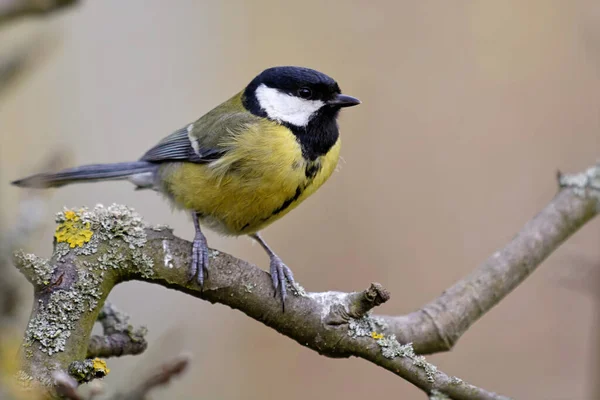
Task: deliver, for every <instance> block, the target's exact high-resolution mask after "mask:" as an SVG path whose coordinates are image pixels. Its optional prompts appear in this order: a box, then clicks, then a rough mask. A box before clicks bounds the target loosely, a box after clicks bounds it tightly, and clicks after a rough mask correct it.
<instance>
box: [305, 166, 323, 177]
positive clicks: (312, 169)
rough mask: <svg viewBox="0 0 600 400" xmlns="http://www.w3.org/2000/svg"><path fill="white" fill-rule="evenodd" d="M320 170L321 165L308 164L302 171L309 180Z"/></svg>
mask: <svg viewBox="0 0 600 400" xmlns="http://www.w3.org/2000/svg"><path fill="white" fill-rule="evenodd" d="M320 169H321V163H310V164H306V168H305V169H304V176H306V178H308V179H309V180H311V179H312V178H314V177H315V175H317V173H318V172H319V170H320Z"/></svg>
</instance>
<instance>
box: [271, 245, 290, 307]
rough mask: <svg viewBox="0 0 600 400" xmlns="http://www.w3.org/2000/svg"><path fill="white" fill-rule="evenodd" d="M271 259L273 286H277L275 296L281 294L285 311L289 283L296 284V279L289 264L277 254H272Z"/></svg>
mask: <svg viewBox="0 0 600 400" xmlns="http://www.w3.org/2000/svg"><path fill="white" fill-rule="evenodd" d="M270 259H271V280H272V281H273V287H274V288H275V293H274V297H277V293H279V294H280V295H281V303H282V307H283V310H284V311H285V299H286V297H287V283H288V282H289V283H290V284H291V285H292V286H294V285H295V284H296V281H294V274H293V273H292V270H291V269H289V267H288V266H287V265H285V264H284V263H283V261H281V258H279V257H278V256H277V255H276V254H272V255H270Z"/></svg>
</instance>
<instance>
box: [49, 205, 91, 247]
mask: <svg viewBox="0 0 600 400" xmlns="http://www.w3.org/2000/svg"><path fill="white" fill-rule="evenodd" d="M64 216H65V222H63V223H61V224H60V225H58V226H57V227H56V232H55V233H54V237H55V238H56V241H57V242H58V243H61V242H67V243H68V244H69V247H71V248H74V247H76V246H79V247H83V245H84V244H86V243H87V242H89V241H90V239H91V238H92V235H93V234H94V232H92V231H91V230H90V223H89V222H86V223H85V224H84V223H82V222H81V221H80V220H79V215H77V213H76V212H75V211H72V210H67V211H65V212H64Z"/></svg>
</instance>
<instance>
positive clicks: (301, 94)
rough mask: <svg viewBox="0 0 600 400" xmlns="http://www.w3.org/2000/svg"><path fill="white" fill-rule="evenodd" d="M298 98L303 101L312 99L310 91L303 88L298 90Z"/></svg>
mask: <svg viewBox="0 0 600 400" xmlns="http://www.w3.org/2000/svg"><path fill="white" fill-rule="evenodd" d="M298 97H302V98H303V99H310V98H311V97H312V90H310V89H309V88H307V87H303V88H300V89H298Z"/></svg>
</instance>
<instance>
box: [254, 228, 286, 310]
mask: <svg viewBox="0 0 600 400" xmlns="http://www.w3.org/2000/svg"><path fill="white" fill-rule="evenodd" d="M250 236H251V237H252V238H253V239H254V240H256V241H257V242H258V243H259V244H260V245H261V246H262V248H263V249H265V251H266V252H267V254H268V255H269V259H270V260H271V263H270V264H271V266H270V267H271V268H270V272H271V280H272V281H273V287H274V288H275V294H274V295H275V296H277V292H278V291H279V293H280V294H281V302H282V303H283V308H284V310H285V298H286V296H287V286H286V283H287V282H289V283H290V284H292V285H294V284H295V283H296V282H295V281H294V274H292V270H291V269H289V268H288V266H287V265H285V264H284V263H283V261H281V258H279V256H278V255H277V254H275V252H274V251H273V250H271V248H270V247H269V245H268V244H267V242H265V241H264V239H263V238H262V237H261V236H260V234H259V233H254V234H252V235H250Z"/></svg>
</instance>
